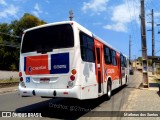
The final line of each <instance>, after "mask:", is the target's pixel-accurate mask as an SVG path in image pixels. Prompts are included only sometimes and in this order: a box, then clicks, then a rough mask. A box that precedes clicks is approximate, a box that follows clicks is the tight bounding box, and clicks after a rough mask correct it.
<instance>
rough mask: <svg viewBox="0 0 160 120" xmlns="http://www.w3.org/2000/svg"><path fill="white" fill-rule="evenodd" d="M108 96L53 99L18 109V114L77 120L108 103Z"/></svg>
mask: <svg viewBox="0 0 160 120" xmlns="http://www.w3.org/2000/svg"><path fill="white" fill-rule="evenodd" d="M124 87H125V86H122V87H120V88H118V89H116V90H114V91H113V92H112V96H114V95H115V94H116V93H118V92H120V91H121V90H122V89H123V88H124ZM107 101H108V100H107V99H106V96H105V95H104V96H102V97H100V98H97V99H90V100H77V99H71V98H67V99H66V98H65V99H63V98H52V99H49V100H47V101H43V102H39V103H35V104H32V105H28V106H25V107H21V108H17V109H16V111H15V112H17V113H41V114H42V116H43V117H48V118H58V119H68V118H74V119H77V118H79V117H81V116H83V115H85V114H87V113H88V112H90V111H91V110H93V109H94V108H96V107H98V106H100V104H102V103H103V102H107Z"/></svg>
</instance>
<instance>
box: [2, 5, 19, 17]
mask: <svg viewBox="0 0 160 120" xmlns="http://www.w3.org/2000/svg"><path fill="white" fill-rule="evenodd" d="M18 10H19V9H18V7H16V6H14V5H8V6H7V7H6V8H5V9H4V10H3V11H1V12H0V18H7V17H9V16H14V17H16V14H17V13H18Z"/></svg>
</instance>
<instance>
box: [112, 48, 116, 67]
mask: <svg viewBox="0 0 160 120" xmlns="http://www.w3.org/2000/svg"><path fill="white" fill-rule="evenodd" d="M111 53H112V65H114V66H117V62H116V51H114V50H112V51H111Z"/></svg>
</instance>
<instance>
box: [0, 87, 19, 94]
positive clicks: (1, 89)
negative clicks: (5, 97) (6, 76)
mask: <svg viewBox="0 0 160 120" xmlns="http://www.w3.org/2000/svg"><path fill="white" fill-rule="evenodd" d="M16 91H18V86H14V87H6V88H0V94H3V93H8V92H16Z"/></svg>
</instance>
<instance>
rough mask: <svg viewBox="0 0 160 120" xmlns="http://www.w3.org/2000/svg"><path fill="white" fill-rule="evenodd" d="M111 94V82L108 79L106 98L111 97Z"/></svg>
mask: <svg viewBox="0 0 160 120" xmlns="http://www.w3.org/2000/svg"><path fill="white" fill-rule="evenodd" d="M111 95H112V87H111V82H110V81H108V83H107V99H111Z"/></svg>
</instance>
